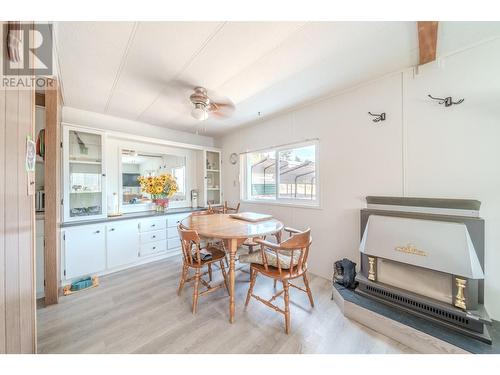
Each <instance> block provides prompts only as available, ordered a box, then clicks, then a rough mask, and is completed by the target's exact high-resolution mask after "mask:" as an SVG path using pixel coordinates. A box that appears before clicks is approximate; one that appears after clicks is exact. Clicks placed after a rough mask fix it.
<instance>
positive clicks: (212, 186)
mask: <svg viewBox="0 0 500 375" xmlns="http://www.w3.org/2000/svg"><path fill="white" fill-rule="evenodd" d="M198 165H199V168H198V169H199V170H198V175H199V176H200V177H199V180H198V185H199V186H200V187H202V190H201V191H200V192H199V193H200V195H199V199H200V200H199V205H200V206H202V207H208V205H209V204H210V205H211V206H220V205H221V204H222V159H221V153H220V151H210V150H203V151H200V158H199V163H198Z"/></svg>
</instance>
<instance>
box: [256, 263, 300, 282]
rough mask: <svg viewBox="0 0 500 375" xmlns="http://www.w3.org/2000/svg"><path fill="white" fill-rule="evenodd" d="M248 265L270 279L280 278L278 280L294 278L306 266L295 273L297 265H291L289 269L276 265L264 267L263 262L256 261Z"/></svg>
mask: <svg viewBox="0 0 500 375" xmlns="http://www.w3.org/2000/svg"><path fill="white" fill-rule="evenodd" d="M250 267H251V268H252V269H253V270H255V271H257V272H260V273H262V274H263V275H265V276H268V277H270V278H272V279H280V280H289V279H295V278H296V277H299V276H302V274H303V273H304V272H305V271H306V267H304V268H303V272H301V273H297V271H296V269H297V267H293V268H292V270H290V269H283V268H282V269H281V273H280V270H279V269H278V267H274V266H269V265H268V266H267V270H266V267H265V266H264V265H263V264H257V263H252V264H251V265H250Z"/></svg>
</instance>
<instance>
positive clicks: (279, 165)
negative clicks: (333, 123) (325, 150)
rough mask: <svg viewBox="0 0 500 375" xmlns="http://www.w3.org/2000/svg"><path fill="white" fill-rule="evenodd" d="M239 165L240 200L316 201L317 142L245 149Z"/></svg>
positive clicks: (317, 201) (307, 203) (298, 202)
mask: <svg viewBox="0 0 500 375" xmlns="http://www.w3.org/2000/svg"><path fill="white" fill-rule="evenodd" d="M241 168H242V170H241V173H242V182H243V183H242V185H241V186H242V189H241V196H242V197H241V198H242V199H243V200H249V201H267V202H273V201H274V202H277V203H290V204H304V205H315V206H317V205H318V204H319V195H318V193H319V191H318V190H319V189H318V171H319V168H318V143H317V142H316V141H315V142H307V143H299V144H294V145H291V146H283V147H276V148H272V149H268V150H264V151H256V152H248V153H246V154H243V155H242V157H241Z"/></svg>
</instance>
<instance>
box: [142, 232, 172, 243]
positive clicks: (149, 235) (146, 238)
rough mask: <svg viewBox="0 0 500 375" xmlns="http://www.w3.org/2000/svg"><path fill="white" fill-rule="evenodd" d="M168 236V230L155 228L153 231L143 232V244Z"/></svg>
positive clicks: (161, 239)
mask: <svg viewBox="0 0 500 375" xmlns="http://www.w3.org/2000/svg"><path fill="white" fill-rule="evenodd" d="M166 238H167V232H166V230H165V229H163V230H155V231H151V232H145V233H141V244H144V243H148V242H155V241H163V240H165V239H166Z"/></svg>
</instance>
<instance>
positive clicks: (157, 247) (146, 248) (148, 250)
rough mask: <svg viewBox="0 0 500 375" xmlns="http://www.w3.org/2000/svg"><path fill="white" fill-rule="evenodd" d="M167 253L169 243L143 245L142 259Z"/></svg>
mask: <svg viewBox="0 0 500 375" xmlns="http://www.w3.org/2000/svg"><path fill="white" fill-rule="evenodd" d="M165 251H167V241H165V240H163V241H156V242H149V243H146V244H142V245H141V257H143V256H148V255H154V254H159V253H162V252H165Z"/></svg>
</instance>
